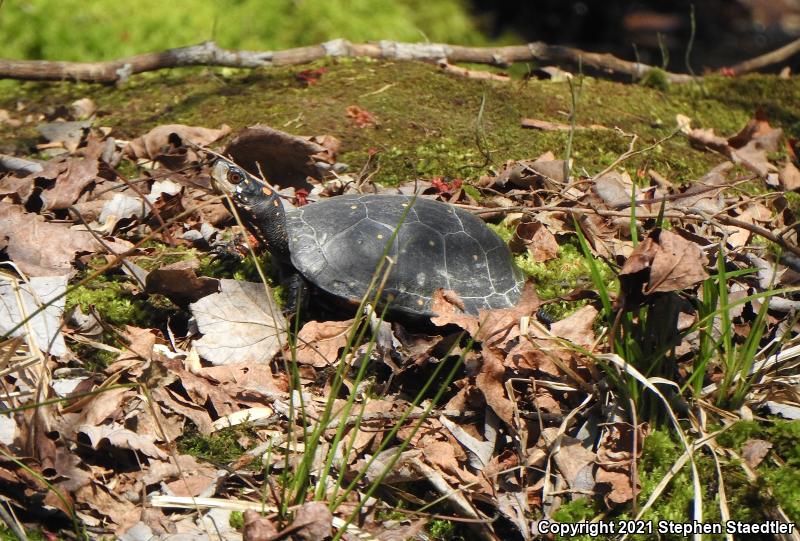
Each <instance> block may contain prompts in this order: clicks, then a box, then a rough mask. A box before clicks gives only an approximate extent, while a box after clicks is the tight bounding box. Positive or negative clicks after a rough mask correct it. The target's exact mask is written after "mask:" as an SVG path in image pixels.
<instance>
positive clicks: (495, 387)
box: [475, 344, 516, 427]
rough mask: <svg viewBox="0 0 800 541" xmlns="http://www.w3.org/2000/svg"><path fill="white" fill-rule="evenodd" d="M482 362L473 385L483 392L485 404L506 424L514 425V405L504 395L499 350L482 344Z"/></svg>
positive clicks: (501, 360) (501, 361) (503, 380)
mask: <svg viewBox="0 0 800 541" xmlns="http://www.w3.org/2000/svg"><path fill="white" fill-rule="evenodd" d="M482 357H483V363H482V364H481V371H480V373H479V374H478V376H477V377H476V378H475V385H476V386H477V387H478V390H480V391H481V392H482V393H483V396H484V398H485V399H486V404H488V406H489V407H490V408H492V410H493V411H494V412H495V413H496V414H497V416H498V417H500V419H501V420H502V421H503V422H504V423H506V425H508V426H510V427H513V426H514V410H515V408H516V406H515V405H514V403H513V402H512V401H511V400H509V399H508V398H507V397H506V389H505V384H504V382H505V380H506V377H505V372H506V368H505V365H504V364H503V357H502V355H500V353H499V352H497V351H495V350H494V349H492V348H490V347H488V346H487V345H486V344H484V346H483V349H482Z"/></svg>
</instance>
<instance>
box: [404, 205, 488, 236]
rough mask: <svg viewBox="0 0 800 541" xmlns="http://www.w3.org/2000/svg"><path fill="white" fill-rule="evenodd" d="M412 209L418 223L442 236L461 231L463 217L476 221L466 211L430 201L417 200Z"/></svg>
mask: <svg viewBox="0 0 800 541" xmlns="http://www.w3.org/2000/svg"><path fill="white" fill-rule="evenodd" d="M413 208H414V214H415V215H416V216H417V217H418V218H419V221H420V222H422V223H424V224H425V225H427V226H430V227H432V228H433V229H435V230H436V231H439V232H440V233H442V234H447V233H458V232H459V231H463V230H464V228H463V226H462V223H463V221H464V217H465V216H466V217H468V218H472V219H475V220H478V218H475V217H474V216H472V215H471V214H470V213H468V212H466V211H463V210H461V209H457V208H456V207H453V206H451V205H448V204H446V203H445V204H443V203H439V202H436V201H431V200H430V199H423V198H417V200H416V202H415V204H414V207H413ZM478 221H480V220H478ZM484 227H486V226H485V225H484Z"/></svg>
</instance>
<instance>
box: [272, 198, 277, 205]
mask: <svg viewBox="0 0 800 541" xmlns="http://www.w3.org/2000/svg"><path fill="white" fill-rule="evenodd" d="M272 206H273V207H277V206H278V200H277V199H276V200H275V201H273V202H272Z"/></svg>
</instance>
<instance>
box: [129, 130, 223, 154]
mask: <svg viewBox="0 0 800 541" xmlns="http://www.w3.org/2000/svg"><path fill="white" fill-rule="evenodd" d="M230 131H231V129H230V128H229V127H228V126H226V125H223V126H222V127H221V128H220V129H218V130H215V129H211V128H202V127H199V126H184V125H183V124H165V125H163V126H156V127H155V128H153V129H152V130H150V131H149V132H147V133H146V134H145V135H142V136H141V137H137V138H136V139H134V140H132V141H131V142H129V143H128V145H127V146H126V147H125V150H124V153H125V154H126V155H128V156H130V157H131V158H133V159H134V160H136V159H148V160H155V159H156V158H158V157H160V156H161V155H162V154H163V153H164V151H165V149H167V148H168V147H170V146H171V145H172V144H173V142H174V143H177V144H178V145H180V144H182V143H183V141H191V142H192V143H194V144H196V145H200V146H205V145H208V144H210V143H213V142H214V141H217V140H218V139H221V138H222V137H224V136H226V135H228V134H229V133H230ZM175 138H177V140H176V139H175Z"/></svg>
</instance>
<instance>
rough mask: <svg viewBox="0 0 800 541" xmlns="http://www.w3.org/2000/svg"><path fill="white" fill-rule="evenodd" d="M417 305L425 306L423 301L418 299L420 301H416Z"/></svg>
mask: <svg viewBox="0 0 800 541" xmlns="http://www.w3.org/2000/svg"><path fill="white" fill-rule="evenodd" d="M417 304H418V305H420V306H422V305H423V304H425V301H423V300H422V299H420V300H418V301H417Z"/></svg>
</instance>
